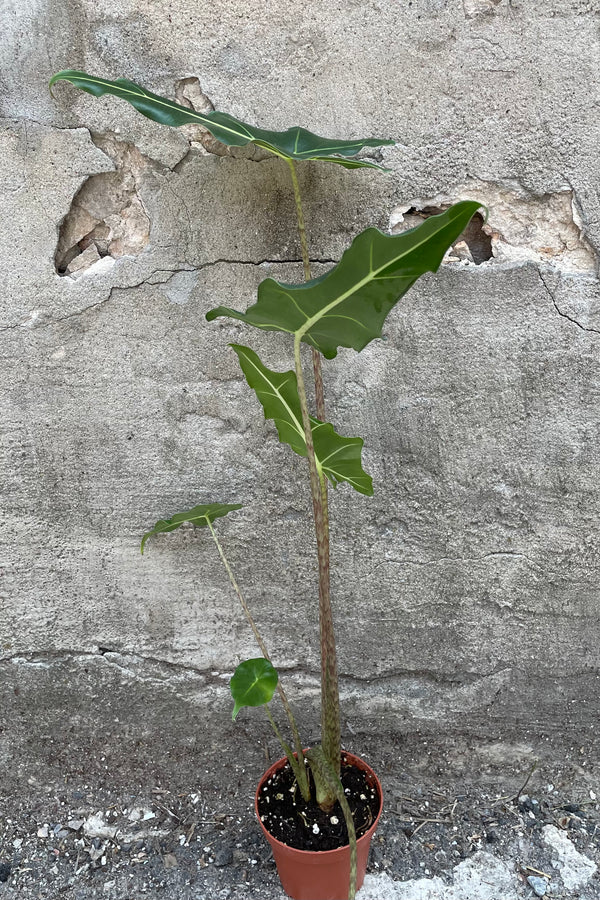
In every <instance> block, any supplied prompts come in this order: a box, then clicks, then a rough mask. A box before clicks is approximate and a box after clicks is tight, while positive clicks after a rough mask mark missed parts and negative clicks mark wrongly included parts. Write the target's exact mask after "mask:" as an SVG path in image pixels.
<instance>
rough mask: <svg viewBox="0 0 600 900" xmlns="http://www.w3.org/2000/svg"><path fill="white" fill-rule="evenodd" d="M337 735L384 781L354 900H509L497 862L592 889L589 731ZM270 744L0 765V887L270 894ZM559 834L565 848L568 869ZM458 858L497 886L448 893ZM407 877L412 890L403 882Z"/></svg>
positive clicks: (574, 890)
mask: <svg viewBox="0 0 600 900" xmlns="http://www.w3.org/2000/svg"><path fill="white" fill-rule="evenodd" d="M347 737H350V738H351V740H352V750H353V752H356V753H357V754H359V755H360V756H362V757H363V758H365V759H366V760H367V761H368V762H369V764H370V765H372V766H373V768H374V769H375V771H376V772H377V773H378V775H379V776H380V778H381V781H382V784H383V790H384V808H383V814H382V818H381V821H380V825H379V828H378V831H377V833H376V835H375V837H374V839H373V843H372V851H371V857H370V864H369V872H370V873H371V878H369V876H367V881H366V882H365V888H363V892H362V893H361V894H359V900H360V898H361V897H362V896H365V897H366V898H367V900H374V898H379V897H384V898H386V900H387V898H389V897H392V896H393V897H396V896H399V897H400V896H401V897H402V898H403V900H404V898H409V897H413V896H414V897H415V898H416V897H418V898H426V900H429V898H430V897H435V898H436V900H438V898H439V900H443V898H446V897H448V898H451V900H456V898H462V897H463V896H465V897H466V896H468V897H469V898H473V900H478V898H479V897H482V898H483V897H486V898H487V897H491V898H493V900H505V897H504V896H503V895H502V894H503V891H500V892H499V893H498V892H496V893H494V892H493V891H494V879H495V878H496V877H497V876H496V874H495V869H494V865H493V863H494V861H498V862H502V864H503V865H505V866H508V867H509V869H510V872H511V873H513V874H512V875H511V877H514V879H515V884H516V891H517V893H516V894H515V896H518V897H519V898H520V897H523V898H535V896H536V895H537V896H546V897H548V898H552V900H558V898H560V900H567V898H569V900H598V898H600V881H599V880H598V869H594V865H599V864H600V809H599V805H598V797H599V796H600V784H599V779H598V772H599V768H600V767H599V765H598V755H597V748H595V747H594V746H592V745H591V744H590V743H589V742H583V741H581V743H565V744H562V745H561V744H560V741H559V739H556V740H555V741H554V742H552V741H549V740H546V739H545V738H543V737H540V736H539V735H533V734H527V733H523V732H520V733H519V734H518V735H514V736H512V738H511V737H509V736H508V735H507V734H504V736H503V737H502V738H501V739H498V740H490V739H486V740H483V739H481V740H479V739H477V738H476V737H473V736H472V735H471V736H464V735H460V734H446V735H444V736H443V741H441V740H440V736H439V735H438V736H433V735H427V734H423V733H421V734H418V733H415V734H412V735H403V736H387V737H386V736H382V735H379V736H378V737H377V738H375V737H369V736H365V735H362V736H360V735H354V737H352V736H347ZM244 740H246V743H244ZM265 746H266V745H263V746H262V748H261V746H260V745H257V743H256V739H255V738H250V737H247V738H242V740H240V742H239V746H238V747H236V752H237V756H236V753H234V752H231V753H228V752H227V751H226V750H224V749H222V748H215V749H214V750H212V751H207V753H206V755H205V756H204V757H203V758H202V759H201V760H199V759H198V757H197V756H196V757H190V759H189V760H187V759H183V758H181V759H180V760H179V764H178V766H177V767H175V768H173V769H164V768H163V767H162V765H161V761H160V759H158V757H155V761H154V763H151V762H150V758H148V760H147V761H146V764H145V765H144V767H143V768H142V769H140V770H138V771H132V770H131V769H130V768H127V767H126V766H125V765H121V766H120V765H119V764H118V760H117V759H116V758H115V756H114V755H110V756H105V755H102V754H100V753H99V752H98V751H96V750H95V749H94V748H93V747H88V748H87V751H86V748H85V747H83V746H81V742H80V746H79V748H78V749H79V752H78V754H77V755H75V754H74V753H73V752H72V751H69V752H67V751H68V748H64V752H63V753H61V754H60V765H57V766H55V765H52V766H50V765H49V766H48V767H47V768H44V770H43V771H38V772H30V773H29V774H28V777H27V778H22V779H21V778H19V779H17V778H16V774H15V772H16V769H15V772H13V771H5V772H3V773H2V774H3V777H2V781H1V782H0V900H33V898H36V900H42V898H43V900H61V898H68V900H92V898H94V900H96V898H103V900H142V898H155V900H249V898H253V897H261V898H263V900H281V898H283V896H284V895H283V893H282V891H281V889H280V887H279V883H278V879H277V874H276V871H275V867H274V863H273V860H272V857H271V853H270V849H269V847H268V845H267V843H266V841H265V839H264V837H263V835H262V834H261V832H260V829H259V827H258V823H257V822H256V821H255V817H254V812H253V794H254V785H255V783H256V781H257V780H258V775H259V774H260V771H261V769H262V770H264V769H265V768H267V765H269V764H270V761H272V760H274V759H276V758H277V755H278V754H277V748H276V747H275V746H274V745H273V744H269V750H270V757H271V759H270V760H268V759H265V753H264V750H265ZM149 750H151V748H149ZM54 753H55V754H56V753H57V749H56V748H55V749H54ZM53 758H54V759H56V758H57V757H56V756H54V757H53ZM265 762H266V763H267V765H265ZM557 835H558V837H557ZM560 841H562V844H563V845H564V847H566V849H567V850H568V851H569V853H570V852H571V848H572V849H573V851H574V852H575V854H576V856H575V857H573V859H574V860H575V863H574V864H573V865H572V866H571V869H569V868H568V866H567V862H566V857H565V855H564V854H563V852H562V850H561V849H560V846H559V844H560ZM557 842H558V843H557ZM561 846H562V845H561ZM557 848H558V849H557ZM469 860H478V865H479V869H478V872H480V873H481V872H482V866H483V874H480V875H478V876H477V877H478V881H477V884H481V885H483V886H484V887H482V890H483V889H484V888H485V890H487V891H492V893H485V894H483V893H482V894H480V893H478V891H479V887H473V886H471V887H470V888H469V890H470V893H468V894H464V895H463V894H460V893H456V892H455V888H454V887H453V885H454V879H455V873H456V872H457V871H458V869H459V868H460V865H461V863H464V862H465V861H469ZM582 861H583V862H582ZM585 861H587V863H586V862H585ZM577 862H578V865H579V870H580V871H579V874H577V871H576V869H577ZM486 866H487V868H486ZM573 866H574V868H573ZM486 873H487V874H486ZM573 873H575V874H573ZM436 878H437V879H440V880H439V881H435V879H436ZM532 878H533V879H534V880H533V882H532V881H531V880H530V879H532ZM390 879H391V880H390ZM412 879H420V881H419V882H418V885H421V887H419V888H418V890H419V893H413V894H411V893H410V890H411V887H410V886H411V884H412V883H413V882H412V881H411V880H412ZM535 879H537V881H536V880H535ZM486 882H489V884H491V885H492V887H489V884H488V886H485V885H486ZM414 883H415V884H417V882H414ZM429 884H431V885H438V887H436V888H435V891H434V892H433V893H426V892H424V891H425V888H423V887H422V885H425V886H427V885H429ZM574 884H575V885H577V886H576V887H574V886H573V885H574ZM393 885H398V886H399V889H400V888H401V889H402V893H401V894H400V893H399V894H396V893H394V892H393V891H392V886H393ZM402 885H404V887H402ZM439 885H442V887H439ZM533 885H536V886H537V888H538V890H540V891H541V890H542V888H544V891H545V893H544V894H536V892H535V891H534V887H533ZM444 886H446V887H444ZM395 890H396V888H395V887H394V891H395ZM415 890H416V888H415ZM446 890H447V891H448V893H446ZM498 890H500V888H498Z"/></svg>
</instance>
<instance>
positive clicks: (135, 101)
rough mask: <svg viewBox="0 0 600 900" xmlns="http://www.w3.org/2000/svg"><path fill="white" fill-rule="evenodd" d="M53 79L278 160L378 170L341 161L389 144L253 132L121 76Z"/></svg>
mask: <svg viewBox="0 0 600 900" xmlns="http://www.w3.org/2000/svg"><path fill="white" fill-rule="evenodd" d="M57 81H69V82H70V83H71V84H73V85H74V86H75V87H78V88H81V90H82V91H87V93H88V94H93V95H94V97H101V96H102V95H103V94H113V95H114V96H115V97H120V98H121V99H122V100H127V101H128V102H129V103H131V105H132V106H134V107H135V108H136V109H137V110H138V111H139V112H141V113H142V115H144V116H147V117H148V118H149V119H152V120H153V121H155V122H160V124H161V125H175V126H177V125H187V124H189V123H192V124H196V125H202V126H203V127H204V128H206V129H207V130H208V131H210V133H211V134H212V135H213V136H214V137H215V138H216V139H217V140H218V141H221V143H223V144H227V145H228V146H233V147H243V146H245V145H246V144H250V143H252V144H256V145H257V146H258V147H263V148H264V149H265V150H269V151H270V152H271V153H274V154H275V155H276V156H282V157H283V158H284V159H297V160H310V159H315V160H326V161H327V162H333V163H338V164H339V165H341V166H344V167H345V168H347V169H357V168H369V169H381V168H382V166H378V165H376V164H375V163H372V162H368V161H367V160H362V159H347V157H351V156H354V155H355V154H357V153H358V152H359V150H362V149H363V148H364V147H382V146H384V145H389V144H393V143H394V141H390V140H383V139H379V138H362V139H357V140H354V141H342V140H337V139H334V138H323V137H319V135H317V134H312V132H310V131H307V130H306V129H305V128H299V127H295V128H288V130H287V131H267V130H266V129H264V128H255V127H254V125H246V123H245V122H240V121H239V120H238V119H234V117H233V116H230V115H228V114H227V113H222V112H210V113H199V112H196V111H195V110H193V109H188V108H187V107H186V106H180V105H179V104H178V103H174V102H173V101H172V100H167V99H166V98H165V97H159V96H158V94H152V93H151V92H150V91H147V90H145V88H143V87H140V85H139V84H135V83H134V82H133V81H128V80H127V79H126V78H118V79H117V80H116V81H107V80H106V79H105V78H96V77H95V76H94V75H88V74H86V73H85V72H76V71H74V70H73V69H66V70H65V71H63V72H57V73H56V75H53V76H52V78H51V79H50V87H52V85H54V84H56V82H57Z"/></svg>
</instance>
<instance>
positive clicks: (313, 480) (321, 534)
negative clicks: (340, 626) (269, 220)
mask: <svg viewBox="0 0 600 900" xmlns="http://www.w3.org/2000/svg"><path fill="white" fill-rule="evenodd" d="M294 362H295V366H296V378H297V381H298V397H299V399H300V408H301V410H302V424H303V427H304V437H305V440H306V453H307V456H308V465H309V471H310V490H311V495H312V502H313V515H314V520H315V532H316V538H317V556H318V560H319V632H320V636H321V731H322V745H323V753H324V754H325V758H326V759H327V761H328V762H329V764H330V765H331V767H332V768H333V770H334V772H336V773H338V774H339V771H340V757H341V738H340V701H339V691H338V675H337V657H336V649H335V633H334V628H333V615H332V611H331V600H330V592H329V513H328V509H327V488H326V485H325V478H324V475H323V472H322V471H320V470H319V468H318V467H317V460H316V457H315V449H314V444H313V438H312V429H311V424H310V417H309V413H308V403H307V399H306V388H305V386H304V376H303V373H302V362H301V358H300V338H299V337H297V338H296V339H295V340H294Z"/></svg>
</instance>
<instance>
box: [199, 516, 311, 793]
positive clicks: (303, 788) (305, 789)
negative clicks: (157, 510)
mask: <svg viewBox="0 0 600 900" xmlns="http://www.w3.org/2000/svg"><path fill="white" fill-rule="evenodd" d="M207 523H208V527H209V529H210V533H211V534H212V538H213V541H214V542H215V545H216V548H217V550H218V551H219V556H220V557H221V562H222V563H223V565H224V566H225V571H226V572H227V574H228V576H229V580H230V582H231V586H232V587H233V590H234V591H235V593H236V594H237V598H238V600H239V601H240V603H241V605H242V609H243V610H244V615H245V616H246V619H247V620H248V624H249V625H250V628H251V629H252V634H253V635H254V637H255V639H256V643H257V644H258V646H259V648H260V652H261V653H262V655H263V656H264V658H265V659H266V660H268V661H269V662H271V658H270V656H269V653H268V651H267V647H266V645H265V642H264V641H263V639H262V635H261V633H260V631H259V630H258V628H257V625H256V622H255V621H254V619H253V618H252V613H251V612H250V609H249V607H248V604H247V603H246V601H245V599H244V595H243V594H242V592H241V590H240V587H239V585H238V583H237V581H236V579H235V575H234V574H233V571H232V569H231V566H230V565H229V560H228V559H227V557H226V556H225V552H224V550H223V548H222V547H221V543H220V541H219V539H218V537H217V535H216V534H215V530H214V528H213V526H212V523H211V521H210V519H208V518H207ZM277 691H278V693H279V697H280V699H281V703H282V705H283V708H284V710H285V714H286V716H287V719H288V722H289V723H290V728H291V730H292V735H293V737H294V745H295V747H296V753H297V754H298V760H304V754H303V750H302V742H301V740H300V734H299V732H298V727H297V725H296V719H295V718H294V714H293V712H292V709H291V706H290V703H289V700H288V698H287V694H286V693H285V691H284V689H283V687H282V685H281V682H279V681H278V682H277ZM301 770H302V773H301V777H300V778H299V779H298V781H299V786H300V792H301V793H302V796H303V797H304V799H305V800H306V801H307V802H308V800H309V799H310V787H309V784H308V778H307V776H306V769H305V766H304V765H303V764H302V766H301Z"/></svg>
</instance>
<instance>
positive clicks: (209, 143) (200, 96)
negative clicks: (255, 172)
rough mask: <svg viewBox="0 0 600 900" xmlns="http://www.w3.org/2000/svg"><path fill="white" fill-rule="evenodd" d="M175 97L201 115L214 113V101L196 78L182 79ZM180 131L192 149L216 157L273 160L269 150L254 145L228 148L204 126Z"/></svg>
mask: <svg viewBox="0 0 600 900" xmlns="http://www.w3.org/2000/svg"><path fill="white" fill-rule="evenodd" d="M175 97H176V99H177V102H178V103H180V104H181V105H182V106H187V107H188V109H193V110H195V111H196V112H199V113H209V112H214V109H215V107H214V104H213V102H212V100H211V99H210V97H209V96H208V95H207V94H205V93H204V91H203V90H202V85H201V84H200V81H199V80H198V79H197V78H196V77H191V78H182V79H180V81H178V82H177V84H176V85H175ZM180 130H181V131H182V133H183V134H184V135H185V136H186V138H187V139H188V141H189V142H190V145H191V146H192V147H194V148H196V149H200V148H202V149H203V150H205V151H206V152H207V153H212V154H214V155H215V156H232V157H234V158H235V159H252V160H254V161H259V160H263V159H272V158H273V155H272V154H271V153H269V151H268V150H263V149H262V148H261V147H257V146H255V145H254V144H247V145H246V146H245V147H228V146H227V145H226V144H222V143H221V141H218V140H217V139H216V138H215V137H213V136H212V134H211V133H210V131H207V130H206V128H203V127H202V125H192V124H190V125H182V126H181V128H180Z"/></svg>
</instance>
